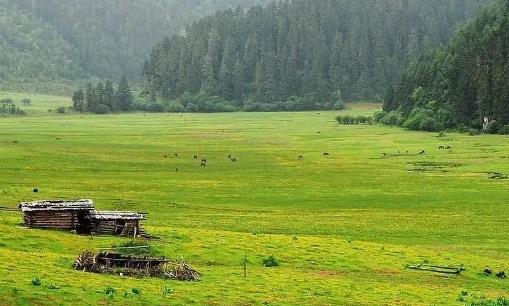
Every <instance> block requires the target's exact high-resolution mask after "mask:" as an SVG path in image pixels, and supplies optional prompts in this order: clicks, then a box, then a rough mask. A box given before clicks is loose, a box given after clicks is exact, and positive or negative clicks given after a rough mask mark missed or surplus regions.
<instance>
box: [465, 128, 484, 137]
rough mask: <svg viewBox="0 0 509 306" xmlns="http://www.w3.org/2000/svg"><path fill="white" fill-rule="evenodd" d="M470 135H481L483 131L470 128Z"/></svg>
mask: <svg viewBox="0 0 509 306" xmlns="http://www.w3.org/2000/svg"><path fill="white" fill-rule="evenodd" d="M468 135H470V136H477V135H481V131H479V130H477V129H468Z"/></svg>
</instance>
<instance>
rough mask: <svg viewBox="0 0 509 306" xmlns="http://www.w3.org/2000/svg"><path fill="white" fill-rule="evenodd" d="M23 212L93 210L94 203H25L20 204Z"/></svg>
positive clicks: (46, 201) (56, 201) (86, 201)
mask: <svg viewBox="0 0 509 306" xmlns="http://www.w3.org/2000/svg"><path fill="white" fill-rule="evenodd" d="M19 207H20V208H21V211H22V212H28V211H62V210H92V209H94V202H93V201H92V200H89V199H82V200H75V201H65V200H44V201H34V202H23V203H20V204H19Z"/></svg>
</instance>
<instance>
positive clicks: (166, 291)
mask: <svg viewBox="0 0 509 306" xmlns="http://www.w3.org/2000/svg"><path fill="white" fill-rule="evenodd" d="M172 293H173V288H170V287H164V288H163V294H164V295H169V294H172Z"/></svg>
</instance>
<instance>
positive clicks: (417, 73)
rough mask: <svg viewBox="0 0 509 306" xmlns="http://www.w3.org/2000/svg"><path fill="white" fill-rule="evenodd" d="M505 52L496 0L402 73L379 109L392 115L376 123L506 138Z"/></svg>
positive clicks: (506, 22)
mask: <svg viewBox="0 0 509 306" xmlns="http://www.w3.org/2000/svg"><path fill="white" fill-rule="evenodd" d="M508 50H509V2H508V1H497V2H496V3H495V4H493V5H492V6H490V7H488V8H486V9H484V10H482V11H481V12H480V13H479V15H478V17H477V18H476V20H475V21H473V22H471V23H469V24H468V25H466V26H465V27H463V28H462V29H461V30H460V31H459V32H458V33H457V34H456V35H455V37H454V39H453V40H452V42H451V43H450V44H449V45H448V46H446V47H443V48H440V49H437V50H436V51H434V52H433V53H431V54H430V55H429V56H426V57H424V58H422V59H421V60H419V61H417V62H415V63H414V64H413V65H411V66H410V67H409V68H408V69H406V70H404V71H403V73H402V80H401V82H400V83H399V84H397V86H396V87H395V88H394V90H393V91H392V89H391V92H390V94H389V95H388V97H387V99H386V101H385V106H384V109H385V111H386V112H392V114H390V115H387V116H385V117H387V119H385V120H384V118H382V121H386V122H387V123H392V124H402V125H404V126H406V127H407V128H410V129H421V130H441V129H444V128H451V127H459V128H461V129H468V128H473V129H475V130H479V129H482V128H483V129H484V130H485V131H486V132H489V133H497V132H498V133H503V134H509V125H507V124H508V123H509V52H508ZM391 118H393V119H395V120H391ZM485 120H486V121H485ZM484 123H487V124H485V125H484V126H483V124H484ZM475 130H473V132H475Z"/></svg>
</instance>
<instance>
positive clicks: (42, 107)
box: [0, 91, 72, 116]
mask: <svg viewBox="0 0 509 306" xmlns="http://www.w3.org/2000/svg"><path fill="white" fill-rule="evenodd" d="M4 98H11V99H13V100H14V103H15V104H16V106H18V107H19V108H21V109H22V110H24V111H25V112H26V113H27V114H29V115H32V116H34V115H39V116H41V115H46V114H47V113H56V112H57V108H59V107H65V108H68V107H69V106H71V104H72V103H71V99H70V98H69V97H59V96H47V95H38V94H28V93H17V92H7V91H0V100H1V99H4ZM24 98H28V99H30V100H31V101H32V104H31V105H28V106H26V105H23V104H22V103H21V100H23V99H24Z"/></svg>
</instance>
